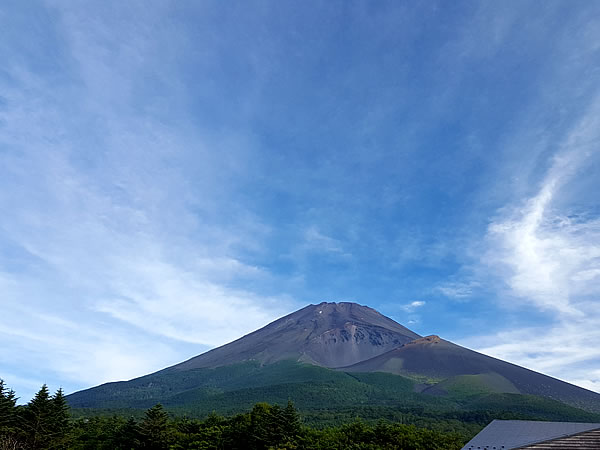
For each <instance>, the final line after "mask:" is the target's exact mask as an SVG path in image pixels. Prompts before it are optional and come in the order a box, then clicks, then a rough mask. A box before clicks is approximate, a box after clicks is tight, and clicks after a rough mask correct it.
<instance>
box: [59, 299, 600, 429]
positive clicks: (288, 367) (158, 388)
mask: <svg viewBox="0 0 600 450" xmlns="http://www.w3.org/2000/svg"><path fill="white" fill-rule="evenodd" d="M332 369H333V370H332ZM386 372H387V373H386ZM515 396H516V397H515ZM531 396H535V397H531ZM287 398H291V399H294V400H295V401H297V402H299V401H305V402H308V403H306V404H307V405H312V406H311V407H315V408H319V407H320V406H319V405H322V406H323V407H329V406H330V405H332V404H339V405H346V406H354V404H355V403H356V404H360V405H366V404H369V405H374V406H381V405H384V404H385V405H388V406H389V405H390V404H391V405H394V404H396V405H398V406H399V407H403V405H404V406H406V405H407V404H409V403H410V404H411V405H413V406H414V405H417V404H421V405H423V407H427V405H432V404H437V405H442V406H443V408H450V409H452V408H464V407H466V408H479V409H486V408H491V407H493V408H496V409H499V410H504V409H506V410H507V411H510V410H511V408H514V405H517V404H518V405H521V406H520V407H523V408H524V409H525V410H526V411H527V410H528V408H530V406H531V405H532V404H536V405H537V406H536V408H538V409H537V410H536V411H541V412H544V414H546V413H548V412H549V411H551V412H552V413H556V411H557V410H558V409H560V407H559V406H557V404H558V405H561V404H562V403H565V404H568V405H570V407H575V408H581V409H584V410H586V411H591V412H600V394H597V393H595V392H591V391H588V390H586V389H583V388H580V387H577V386H574V385H572V384H569V383H565V382H563V381H560V380H557V379H555V378H552V377H549V376H546V375H543V374H540V373H537V372H534V371H531V370H529V369H526V368H523V367H519V366H517V365H514V364H511V363H508V362H505V361H501V360H499V359H495V358H492V357H489V356H486V355H483V354H480V353H477V352H475V351H472V350H469V349H467V348H464V347H461V346H458V345H456V344H453V343H451V342H448V341H445V340H443V339H441V338H439V337H438V336H427V337H421V336H419V335H418V334H416V333H414V332H413V331H411V330H409V329H408V328H405V327H404V326H402V325H400V324H399V323H397V322H395V321H393V320H392V319H390V318H388V317H385V316H383V315H381V314H380V313H378V312H377V311H375V310H374V309H372V308H368V307H366V306H361V305H358V304H355V303H320V304H318V305H309V306H307V307H305V308H302V309H300V310H298V311H296V312H294V313H292V314H289V315H287V316H285V317H282V318H281V319H278V320H276V321H274V322H272V323H270V324H268V325H267V326H265V327H263V328H261V329H259V330H257V331H255V332H253V333H250V334H248V335H246V336H244V337H241V338H240V339H237V340H236V341H233V342H231V343H229V344H226V345H223V346H221V347H218V348H215V349H213V350H210V351H208V352H206V353H203V354H201V355H198V356H196V357H194V358H191V359H189V360H187V361H185V362H182V363H180V364H177V365H175V366H172V367H169V368H166V369H164V370H161V371H159V372H156V373H154V374H150V375H146V376H144V377H140V378H136V379H133V380H130V381H124V382H117V383H106V384H104V385H101V386H98V387H95V388H91V389H87V390H84V391H80V392H76V393H74V394H71V395H69V396H68V401H69V403H70V404H71V406H73V407H78V408H145V407H148V406H152V405H153V404H155V403H157V402H162V403H163V404H165V405H170V406H173V407H185V408H187V409H186V411H187V412H189V411H198V413H200V411H206V410H208V411H210V410H212V409H214V408H217V407H219V408H221V410H227V408H230V409H235V408H236V407H240V406H241V405H243V404H251V403H252V402H257V401H264V400H268V399H270V400H272V401H275V400H276V401H278V400H279V399H283V400H286V399H287ZM532 398H534V399H540V400H535V401H534V400H532ZM434 399H437V400H434ZM542 399H543V400H542ZM552 401H555V402H556V403H548V402H552ZM407 402H408V403H407ZM432 402H433V403H432ZM436 402H437V403H436ZM440 402H441V403H440ZM490 402H492V403H490ZM558 402H562V403H558ZM469 405H470V406H469ZM490 405H492V406H490ZM509 405H513V406H509ZM211 408H212V409H211ZM557 408H558V409H557ZM534 409H535V408H534ZM565 414H566V413H565ZM568 414H570V415H571V416H573V412H572V411H571V412H569V413H568ZM532 417H533V416H532ZM535 417H545V418H549V417H553V416H548V415H547V414H546V415H537V416H535ZM573 417H574V416H573ZM558 418H559V419H560V416H559V417H558Z"/></svg>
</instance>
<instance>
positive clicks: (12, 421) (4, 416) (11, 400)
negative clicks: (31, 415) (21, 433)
mask: <svg viewBox="0 0 600 450" xmlns="http://www.w3.org/2000/svg"><path fill="white" fill-rule="evenodd" d="M16 403H17V398H16V397H15V392H14V391H13V390H12V389H8V388H7V387H6V386H4V380H2V379H0V435H5V434H8V433H9V432H10V433H12V432H14V427H15V425H16V420H17V407H16Z"/></svg>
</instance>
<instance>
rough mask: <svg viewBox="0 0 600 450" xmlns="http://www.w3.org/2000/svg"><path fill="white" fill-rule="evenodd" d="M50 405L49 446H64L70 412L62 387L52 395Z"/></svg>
mask: <svg viewBox="0 0 600 450" xmlns="http://www.w3.org/2000/svg"><path fill="white" fill-rule="evenodd" d="M50 406H51V410H52V417H51V420H50V429H49V434H50V437H51V438H52V443H51V446H52V447H55V448H64V447H65V438H66V436H67V434H68V432H69V425H70V424H69V422H70V413H69V405H68V404H67V401H66V400H65V396H64V393H63V390H62V388H60V389H58V391H56V393H55V394H54V396H53V397H52V399H51V405H50Z"/></svg>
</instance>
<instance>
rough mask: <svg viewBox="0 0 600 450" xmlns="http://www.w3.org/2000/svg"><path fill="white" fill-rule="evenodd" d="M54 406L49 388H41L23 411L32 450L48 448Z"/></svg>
mask: <svg viewBox="0 0 600 450" xmlns="http://www.w3.org/2000/svg"><path fill="white" fill-rule="evenodd" d="M53 412H54V405H53V404H52V400H51V399H50V395H49V393H48V386H46V385H45V384H44V385H43V386H42V387H41V389H40V390H39V391H38V393H37V394H35V397H34V398H33V399H32V400H31V401H30V402H29V403H28V404H27V406H26V407H25V409H24V411H23V420H22V426H23V431H24V433H25V435H26V438H27V442H28V445H29V447H30V448H32V449H38V448H47V447H48V446H49V444H50V441H51V438H52V423H53V419H52V416H53Z"/></svg>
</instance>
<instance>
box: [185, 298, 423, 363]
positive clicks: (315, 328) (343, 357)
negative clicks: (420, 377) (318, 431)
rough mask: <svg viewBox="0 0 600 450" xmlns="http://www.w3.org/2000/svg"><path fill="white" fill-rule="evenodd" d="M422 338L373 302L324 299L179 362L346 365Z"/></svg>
mask: <svg viewBox="0 0 600 450" xmlns="http://www.w3.org/2000/svg"><path fill="white" fill-rule="evenodd" d="M420 337H421V336H419V335H418V334H416V333H414V332H413V331H411V330H409V329H408V328H405V327H404V326H402V325H400V324H399V323H397V322H395V321H394V320H392V319H390V318H388V317H385V316H383V315H382V314H380V313H378V312H377V311H375V310H374V309H372V308H369V307H367V306H363V305H359V304H358V303H351V302H339V303H336V302H321V303H318V304H311V305H308V306H305V307H304V308H302V309H300V310H298V311H296V312H293V313H291V314H288V315H287V316H284V317H282V318H280V319H278V320H276V321H274V322H271V323H270V324H268V325H266V326H265V327H263V328H261V329H259V330H257V331H255V332H253V333H250V334H248V335H246V336H244V337H242V338H240V339H238V340H236V341H233V342H231V343H229V344H226V345H224V346H222V347H219V348H216V349H214V350H211V351H208V352H206V353H203V354H202V355H199V356H196V357H195V358H192V359H190V360H188V361H186V362H184V363H181V364H178V365H177V366H174V367H175V368H176V369H181V370H187V369H194V368H201V367H218V366H222V365H226V364H232V363H236V362H242V361H249V360H255V361H258V362H260V363H262V364H270V363H273V362H276V361H281V360H284V359H292V360H296V361H302V362H307V363H311V364H316V365H320V366H324V367H341V366H345V365H350V364H354V363H356V362H358V361H362V360H364V359H366V358H372V357H374V356H377V355H380V354H382V353H385V352H387V351H389V350H392V349H393V348H396V347H399V346H401V345H404V344H405V343H407V342H410V341H413V340H415V339H418V338H420Z"/></svg>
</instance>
